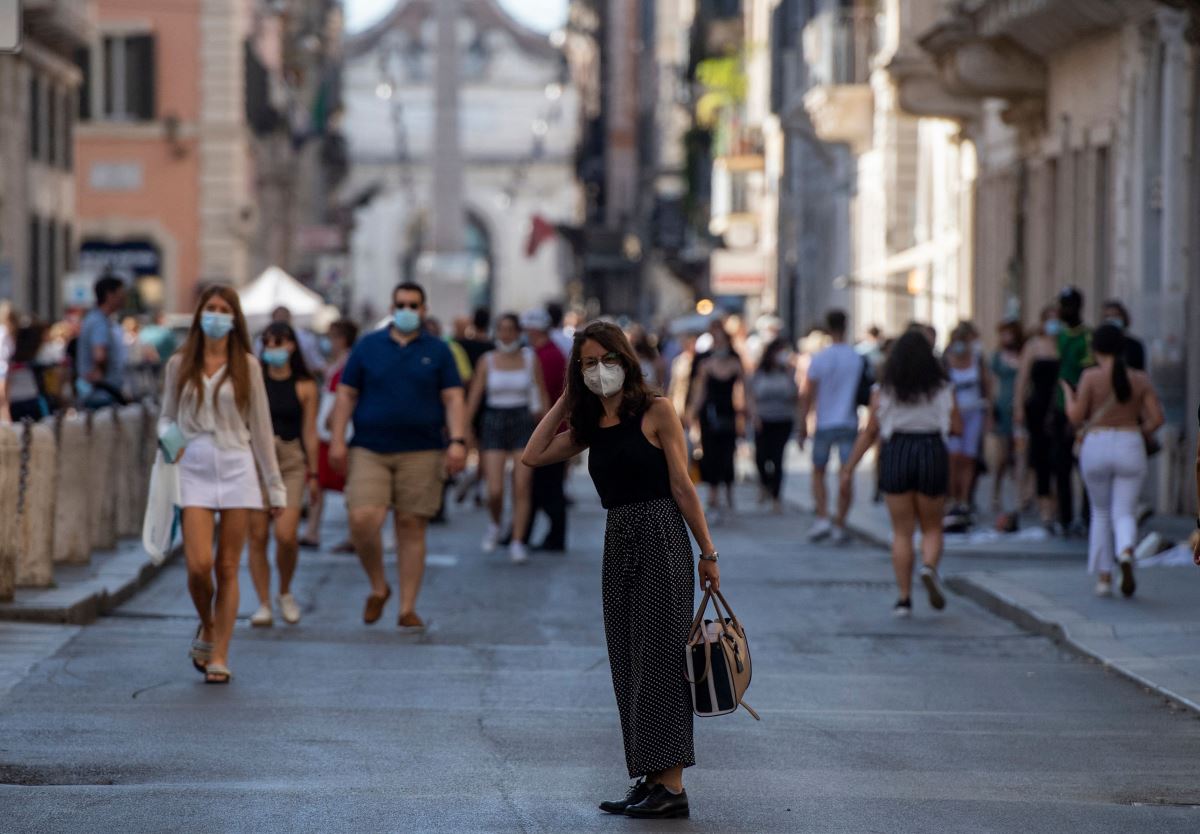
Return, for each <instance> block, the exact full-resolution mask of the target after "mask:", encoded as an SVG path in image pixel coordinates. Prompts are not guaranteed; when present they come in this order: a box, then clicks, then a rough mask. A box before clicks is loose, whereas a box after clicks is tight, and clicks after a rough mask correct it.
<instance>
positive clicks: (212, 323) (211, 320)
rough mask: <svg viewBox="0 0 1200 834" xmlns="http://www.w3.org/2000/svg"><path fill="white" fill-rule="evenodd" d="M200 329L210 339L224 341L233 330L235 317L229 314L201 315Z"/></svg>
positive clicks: (209, 313)
mask: <svg viewBox="0 0 1200 834" xmlns="http://www.w3.org/2000/svg"><path fill="white" fill-rule="evenodd" d="M200 329H201V330H203V331H204V335H205V336H207V337H208V338H210V339H223V338H225V337H226V336H228V335H229V331H230V330H233V316H231V315H230V314H229V313H211V312H204V313H201V314H200Z"/></svg>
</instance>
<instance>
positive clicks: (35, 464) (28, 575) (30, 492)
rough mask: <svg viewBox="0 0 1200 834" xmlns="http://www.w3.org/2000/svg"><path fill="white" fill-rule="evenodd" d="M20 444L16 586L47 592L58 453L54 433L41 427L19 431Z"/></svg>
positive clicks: (51, 568) (50, 579) (51, 577)
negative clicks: (23, 461) (23, 458)
mask: <svg viewBox="0 0 1200 834" xmlns="http://www.w3.org/2000/svg"><path fill="white" fill-rule="evenodd" d="M23 432H24V437H22V440H21V443H22V447H23V448H27V449H28V452H27V454H28V456H29V458H28V460H29V466H28V469H27V471H26V475H25V479H24V484H23V485H22V486H23V489H22V490H21V492H20V493H19V494H18V498H17V506H18V513H17V528H18V536H17V539H18V541H19V545H18V546H19V550H18V552H17V585H18V586H20V587H26V588H30V587H32V588H47V587H49V586H51V585H53V584H54V495H55V489H54V486H55V485H54V481H55V479H56V478H57V476H58V470H57V467H56V466H55V457H56V455H57V452H58V449H57V447H56V446H55V442H54V429H53V428H52V427H51V426H49V425H45V424H42V423H29V424H26V425H25V426H24V428H23Z"/></svg>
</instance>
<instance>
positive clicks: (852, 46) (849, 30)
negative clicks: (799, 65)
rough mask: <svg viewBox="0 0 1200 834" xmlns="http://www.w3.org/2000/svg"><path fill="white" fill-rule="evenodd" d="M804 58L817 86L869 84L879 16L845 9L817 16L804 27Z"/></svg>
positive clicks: (876, 44)
mask: <svg viewBox="0 0 1200 834" xmlns="http://www.w3.org/2000/svg"><path fill="white" fill-rule="evenodd" d="M803 37H804V56H805V63H807V65H808V70H809V80H810V82H811V83H812V85H813V86H824V85H832V84H838V85H840V84H866V83H867V80H868V78H869V76H870V73H871V57H872V56H873V55H874V54H875V51H876V49H877V48H878V27H877V24H876V20H875V13H874V12H873V11H869V10H865V9H853V10H850V9H843V10H839V11H828V12H824V13H822V14H819V15H817V16H816V17H814V18H813V19H812V20H811V21H809V23H808V25H807V26H805V27H804V36H803Z"/></svg>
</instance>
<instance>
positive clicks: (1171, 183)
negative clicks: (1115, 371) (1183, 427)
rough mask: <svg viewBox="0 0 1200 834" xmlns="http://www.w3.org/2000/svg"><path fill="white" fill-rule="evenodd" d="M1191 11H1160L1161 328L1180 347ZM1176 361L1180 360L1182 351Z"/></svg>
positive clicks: (1185, 243) (1180, 348)
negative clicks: (1187, 34)
mask: <svg viewBox="0 0 1200 834" xmlns="http://www.w3.org/2000/svg"><path fill="white" fill-rule="evenodd" d="M1186 24H1187V15H1186V14H1185V13H1184V12H1181V11H1178V10H1176V9H1161V10H1160V11H1159V13H1158V26H1159V33H1160V37H1161V39H1162V47H1163V70H1162V131H1161V136H1162V145H1161V148H1160V150H1159V152H1160V154H1161V159H1162V237H1161V246H1162V283H1161V285H1160V286H1161V288H1162V307H1161V315H1162V319H1161V325H1160V328H1159V329H1160V332H1162V333H1163V336H1164V337H1165V338H1166V340H1167V343H1168V348H1167V349H1168V352H1171V342H1172V341H1174V342H1175V346H1176V350H1177V351H1182V344H1183V334H1184V300H1185V292H1184V281H1185V276H1186V274H1187V246H1188V241H1187V224H1188V184H1189V182H1190V178H1191V170H1190V165H1189V160H1188V157H1187V128H1188V125H1189V121H1190V119H1189V116H1190V114H1189V112H1188V110H1189V98H1188V95H1187V79H1188V76H1189V75H1190V69H1191V59H1190V58H1191V56H1190V55H1189V53H1188V46H1187V44H1186V43H1185V42H1184V38H1183V35H1184V28H1185V26H1186ZM1176 361H1182V354H1181V353H1180V355H1179V357H1178V358H1177V359H1176Z"/></svg>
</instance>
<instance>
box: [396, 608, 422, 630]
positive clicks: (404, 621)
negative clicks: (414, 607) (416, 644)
mask: <svg viewBox="0 0 1200 834" xmlns="http://www.w3.org/2000/svg"><path fill="white" fill-rule="evenodd" d="M396 625H397V626H399V627H400V628H408V629H412V630H414V631H423V630H424V629H425V621H424V620H422V619H421V618H420V617H418V616H417V614H416V612H415V611H409V612H408V613H407V614H401V615H400V620H399V622H397V623H396Z"/></svg>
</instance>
